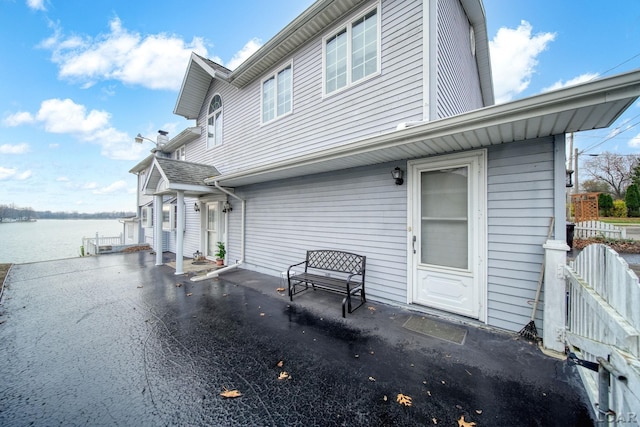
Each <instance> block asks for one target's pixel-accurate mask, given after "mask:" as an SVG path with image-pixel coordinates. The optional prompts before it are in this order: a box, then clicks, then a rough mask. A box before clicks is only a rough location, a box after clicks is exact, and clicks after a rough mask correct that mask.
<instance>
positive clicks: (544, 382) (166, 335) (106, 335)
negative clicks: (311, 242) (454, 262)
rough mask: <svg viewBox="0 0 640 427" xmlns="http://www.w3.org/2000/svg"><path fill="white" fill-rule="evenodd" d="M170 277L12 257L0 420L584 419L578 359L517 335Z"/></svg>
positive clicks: (580, 422)
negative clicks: (230, 393)
mask: <svg viewBox="0 0 640 427" xmlns="http://www.w3.org/2000/svg"><path fill="white" fill-rule="evenodd" d="M173 273H174V270H172V269H171V268H170V267H168V266H160V267H156V266H155V265H154V257H153V256H151V255H149V254H148V253H138V254H128V255H107V256H100V257H90V258H77V259H68V260H61V261H50V262H42V263H35V264H21V265H15V266H13V267H12V269H11V271H10V273H9V275H8V277H7V280H6V282H5V285H6V287H5V290H4V294H3V296H2V301H1V304H0V360H2V363H0V425H3V426H4V425H11V426H26V425H36V426H40V425H47V426H50V425H65V426H74V425H92V426H99V425H105V426H115V425H126V426H129V425H136V426H146V425H148V426H158V425H192V426H194V425H208V426H218V425H220V426H333V425H335V426H359V425H362V426H365V425H366V426H414V425H415V426H417V425H437V426H458V425H459V423H458V420H459V419H460V418H461V417H464V421H465V422H468V423H469V422H475V423H476V424H475V425H476V426H477V427H481V426H516V425H518V426H589V425H593V423H592V420H591V418H590V413H589V410H588V407H587V404H586V403H585V402H587V398H586V396H585V394H584V391H583V389H582V386H581V384H580V382H579V379H578V376H577V373H576V371H575V369H577V368H575V367H573V368H572V367H568V366H567V364H566V362H564V361H563V360H558V359H555V358H551V357H548V356H546V355H544V354H542V353H541V352H540V351H539V349H538V348H537V347H536V346H534V345H532V344H530V343H528V342H527V341H524V340H521V339H518V337H517V335H511V334H506V333H500V332H492V331H489V330H486V329H484V328H480V327H475V326H469V325H463V324H454V325H453V326H454V327H457V328H464V329H466V332H467V334H466V338H465V340H464V343H463V344H461V345H460V344H455V343H451V342H449V341H445V340H442V339H438V338H433V337H430V336H428V335H424V334H421V333H418V332H413V331H410V330H408V329H406V328H404V327H403V325H404V324H405V322H406V321H407V319H409V318H410V317H411V316H414V317H417V318H422V317H425V316H426V315H424V314H421V313H418V312H415V311H410V310H407V309H405V308H401V307H395V306H389V305H385V304H379V303H367V304H366V306H363V307H362V308H360V309H359V310H357V311H355V312H354V313H353V314H351V315H347V316H348V317H347V319H342V318H341V317H340V300H341V299H340V297H339V296H337V295H332V294H327V293H323V292H313V291H309V292H306V293H303V294H301V295H300V296H298V297H296V299H294V302H293V303H289V300H288V298H287V297H286V296H285V295H284V293H281V292H278V291H277V290H276V288H277V287H279V286H280V281H279V279H278V278H274V277H270V276H265V275H260V274H257V273H252V272H246V271H241V270H239V271H236V272H230V273H227V274H225V275H223V276H222V278H221V279H219V280H213V279H209V280H204V281H199V282H191V281H190V280H189V277H188V276H186V275H183V276H175V275H174V274H173ZM523 326H524V325H523ZM278 365H282V366H278ZM282 372H286V373H287V374H288V375H289V377H288V378H287V379H279V377H280V376H281V374H282ZM225 389H228V390H238V391H239V392H240V393H241V394H242V396H241V397H238V398H229V399H227V398H224V397H222V396H221V395H220V393H221V392H223V391H224V390H225ZM399 394H402V395H405V396H408V397H410V398H411V401H412V405H411V406H403V405H401V404H399V403H398V402H397V398H398V395H399ZM468 425H472V424H468Z"/></svg>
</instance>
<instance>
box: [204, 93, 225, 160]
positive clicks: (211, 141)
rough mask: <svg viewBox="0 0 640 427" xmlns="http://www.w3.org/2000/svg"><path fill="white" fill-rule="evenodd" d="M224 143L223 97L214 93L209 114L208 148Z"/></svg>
mask: <svg viewBox="0 0 640 427" xmlns="http://www.w3.org/2000/svg"><path fill="white" fill-rule="evenodd" d="M217 145H222V98H221V97H220V95H217V94H216V95H214V96H213V98H211V103H210V104H209V113H208V115H207V148H213V147H215V146H217Z"/></svg>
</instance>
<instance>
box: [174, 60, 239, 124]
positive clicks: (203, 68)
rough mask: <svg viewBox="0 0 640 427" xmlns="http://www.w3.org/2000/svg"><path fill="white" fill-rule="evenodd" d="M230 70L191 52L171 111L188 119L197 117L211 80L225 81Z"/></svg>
mask: <svg viewBox="0 0 640 427" xmlns="http://www.w3.org/2000/svg"><path fill="white" fill-rule="evenodd" d="M230 72H231V71H229V70H228V69H226V68H224V67H223V66H222V65H219V64H216V63H215V62H213V61H210V60H208V59H205V58H203V57H201V56H200V55H198V54H196V53H193V52H192V53H191V58H190V59H189V65H188V66H187V72H186V73H185V75H184V79H183V80H182V86H181V87H180V93H179V94H178V100H177V101H176V106H175V108H174V109H173V113H174V114H177V115H179V116H182V117H185V118H186V119H188V120H194V119H197V118H198V114H199V113H200V109H201V108H202V105H203V104H204V98H205V96H206V94H207V90H208V89H209V85H210V84H211V81H212V80H213V79H218V80H221V81H223V82H226V81H227V80H228V77H229V73H230Z"/></svg>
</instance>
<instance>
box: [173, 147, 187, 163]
mask: <svg viewBox="0 0 640 427" xmlns="http://www.w3.org/2000/svg"><path fill="white" fill-rule="evenodd" d="M173 156H174V157H173V158H174V159H176V160H183V161H184V160H186V156H185V150H184V145H183V146H182V147H180V148H178V149H177V150H176V151H175V152H174V153H173Z"/></svg>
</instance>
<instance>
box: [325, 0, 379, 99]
mask: <svg viewBox="0 0 640 427" xmlns="http://www.w3.org/2000/svg"><path fill="white" fill-rule="evenodd" d="M374 10H375V11H376V26H377V29H378V31H377V34H376V52H377V54H376V71H375V72H373V73H371V74H368V75H366V76H364V77H362V78H360V79H358V80H353V64H352V54H353V46H352V36H353V35H352V30H353V26H354V24H355V23H356V21H359V20H361V19H362V18H363V17H365V16H366V15H368V14H370V13H371V12H373V11H374ZM380 11H381V7H380V3H379V2H378V3H376V4H375V5H373V6H372V7H370V8H368V9H366V10H365V11H364V12H362V13H359V14H358V15H357V16H356V17H355V18H353V19H351V20H349V21H348V22H346V23H345V24H343V25H341V26H340V27H337V28H335V29H334V30H333V31H332V32H331V33H330V34H328V35H327V36H325V37H324V38H323V39H322V96H323V97H328V96H332V95H334V94H336V93H340V92H342V91H344V90H346V89H349V88H350V87H353V86H355V85H357V84H359V83H361V82H364V81H367V80H369V79H371V78H374V77H376V76H379V75H380V74H381V69H382V60H381V58H382V37H381V33H382V24H381V22H382V20H381V15H382V14H381V13H380ZM343 31H346V34H347V53H346V62H347V64H346V72H347V83H346V84H345V85H344V86H342V87H340V88H337V89H335V90H333V91H331V92H327V42H328V41H329V39H332V38H334V37H335V36H336V35H338V34H340V33H341V32H343Z"/></svg>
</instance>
